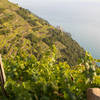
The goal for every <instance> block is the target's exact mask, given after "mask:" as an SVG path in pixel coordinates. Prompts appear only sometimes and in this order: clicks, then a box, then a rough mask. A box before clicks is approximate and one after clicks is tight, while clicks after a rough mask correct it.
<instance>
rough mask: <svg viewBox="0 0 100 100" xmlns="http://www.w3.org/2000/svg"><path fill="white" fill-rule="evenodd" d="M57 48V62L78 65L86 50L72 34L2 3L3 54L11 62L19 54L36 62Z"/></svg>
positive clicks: (0, 45) (0, 43) (0, 35)
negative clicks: (20, 52) (53, 47)
mask: <svg viewBox="0 0 100 100" xmlns="http://www.w3.org/2000/svg"><path fill="white" fill-rule="evenodd" d="M52 45H55V46H56V49H57V50H56V59H57V60H58V61H67V62H68V64H69V65H76V64H77V62H78V59H79V58H82V57H83V55H84V50H83V48H81V47H80V46H79V44H78V43H77V42H76V41H75V40H73V39H72V38H71V36H69V33H67V32H63V31H61V30H60V29H57V28H55V27H54V26H52V25H50V24H49V23H48V22H47V21H45V20H44V19H42V18H39V17H38V16H36V15H35V14H33V13H31V12H30V11H29V10H26V9H24V8H21V7H19V6H18V5H16V4H13V3H11V2H8V1H7V0H0V53H1V54H2V55H3V57H5V58H8V57H10V56H11V55H14V56H15V55H17V53H18V51H22V52H26V53H27V54H28V55H35V57H37V59H38V60H39V59H41V56H42V55H43V54H44V53H45V52H46V51H48V50H49V51H51V50H52Z"/></svg>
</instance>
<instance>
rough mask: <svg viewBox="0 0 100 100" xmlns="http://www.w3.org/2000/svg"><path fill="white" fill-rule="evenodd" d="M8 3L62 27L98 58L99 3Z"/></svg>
mask: <svg viewBox="0 0 100 100" xmlns="http://www.w3.org/2000/svg"><path fill="white" fill-rule="evenodd" d="M10 1H12V2H16V3H18V4H19V5H20V6H22V7H24V8H27V9H29V10H31V12H33V13H35V14H37V15H38V16H40V17H42V18H44V19H46V20H48V21H49V22H50V24H52V25H54V26H57V25H60V26H62V27H63V29H64V30H65V31H67V32H70V33H71V34H72V37H73V39H75V40H76V41H77V42H78V43H79V44H80V45H81V46H82V47H83V48H85V49H86V50H88V51H89V52H90V53H91V54H92V55H93V56H94V57H95V58H100V2H98V3H96V2H64V1H63V2H60V1H59V0H58V2H56V1H57V0H55V2H52V1H51V2H50V1H49V2H45V3H44V2H39V1H40V0H37V1H35V0H10ZM41 1H42V0H41Z"/></svg>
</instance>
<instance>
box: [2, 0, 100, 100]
mask: <svg viewBox="0 0 100 100" xmlns="http://www.w3.org/2000/svg"><path fill="white" fill-rule="evenodd" d="M0 53H1V54H2V57H3V63H4V69H5V73H6V76H7V81H6V83H5V89H6V91H7V93H8V95H9V99H8V98H6V97H5V96H3V93H2V91H1V88H0V100H86V90H87V88H89V87H100V68H98V67H97V66H96V62H97V61H98V60H96V59H93V58H92V56H91V55H90V54H88V53H87V52H86V55H85V51H84V49H83V48H81V47H80V46H79V44H78V43H77V42H76V41H75V40H73V39H72V38H71V35H69V33H67V32H63V31H62V30H60V29H58V28H55V27H53V26H52V25H50V24H49V23H48V22H47V21H45V20H44V19H42V18H39V17H38V16H36V15H34V14H32V13H31V12H30V11H28V10H26V9H24V8H21V7H18V5H15V4H12V3H10V2H8V0H0ZM79 59H80V60H79ZM78 61H79V62H80V63H79V62H78Z"/></svg>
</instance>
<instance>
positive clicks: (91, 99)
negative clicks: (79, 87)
mask: <svg viewBox="0 0 100 100" xmlns="http://www.w3.org/2000/svg"><path fill="white" fill-rule="evenodd" d="M87 100H100V88H89V89H88V90H87Z"/></svg>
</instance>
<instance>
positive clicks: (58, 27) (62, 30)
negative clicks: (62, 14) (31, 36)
mask: <svg viewBox="0 0 100 100" xmlns="http://www.w3.org/2000/svg"><path fill="white" fill-rule="evenodd" d="M56 28H57V29H59V30H60V31H61V32H62V35H63V33H66V34H67V35H68V36H70V37H71V33H69V32H65V31H64V29H63V27H61V26H57V27H56Z"/></svg>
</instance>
